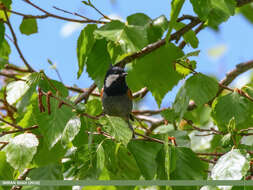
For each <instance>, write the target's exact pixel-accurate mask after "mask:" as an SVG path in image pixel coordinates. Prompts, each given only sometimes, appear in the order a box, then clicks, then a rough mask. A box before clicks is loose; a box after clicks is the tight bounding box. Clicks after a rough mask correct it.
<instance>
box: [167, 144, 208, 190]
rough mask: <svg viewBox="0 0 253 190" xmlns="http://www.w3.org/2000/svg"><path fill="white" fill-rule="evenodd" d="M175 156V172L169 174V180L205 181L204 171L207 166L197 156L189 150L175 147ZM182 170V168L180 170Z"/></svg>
mask: <svg viewBox="0 0 253 190" xmlns="http://www.w3.org/2000/svg"><path fill="white" fill-rule="evenodd" d="M174 151H175V154H172V155H174V156H176V158H175V161H176V163H175V165H176V168H175V170H174V171H173V172H172V173H171V174H170V176H171V179H175V180H183V179H187V180H190V179H192V180H201V179H206V177H207V174H206V171H205V170H206V169H207V168H208V165H207V164H206V163H204V162H203V161H201V160H200V159H199V158H198V157H197V155H196V154H195V153H194V152H193V151H192V150H191V149H189V148H185V147H175V149H174ZM182 168H184V169H183V170H182ZM180 188H181V189H182V187H177V188H176V189H180Z"/></svg>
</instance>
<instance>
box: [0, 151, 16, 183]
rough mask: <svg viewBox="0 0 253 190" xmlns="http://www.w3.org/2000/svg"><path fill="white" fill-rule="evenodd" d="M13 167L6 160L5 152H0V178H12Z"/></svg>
mask: <svg viewBox="0 0 253 190" xmlns="http://www.w3.org/2000/svg"><path fill="white" fill-rule="evenodd" d="M13 172H14V170H13V168H12V167H11V166H10V165H9V163H8V162H7V161H6V155H5V152H3V151H2V152H0V179H1V180H13Z"/></svg>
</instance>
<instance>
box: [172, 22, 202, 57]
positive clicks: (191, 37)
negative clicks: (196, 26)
mask: <svg viewBox="0 0 253 190" xmlns="http://www.w3.org/2000/svg"><path fill="white" fill-rule="evenodd" d="M185 25H186V24H184V23H182V22H176V23H175V24H174V28H175V29H176V30H177V31H178V30H180V29H181V28H183V27H185ZM183 38H184V40H185V42H186V43H189V44H190V45H191V47H192V48H197V47H198V45H199V40H198V38H197V36H196V33H195V32H194V31H193V30H189V31H188V32H186V33H185V34H184V35H183ZM196 56H197V55H196Z"/></svg>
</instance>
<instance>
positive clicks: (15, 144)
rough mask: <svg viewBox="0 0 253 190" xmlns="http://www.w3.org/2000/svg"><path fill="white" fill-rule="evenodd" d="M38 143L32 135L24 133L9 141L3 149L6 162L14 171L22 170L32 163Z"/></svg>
mask: <svg viewBox="0 0 253 190" xmlns="http://www.w3.org/2000/svg"><path fill="white" fill-rule="evenodd" d="M38 144H39V141H38V139H37V137H36V136H35V135H34V134H31V133H25V134H21V135H18V136H16V137H14V138H13V139H11V141H10V142H9V144H8V145H7V146H6V147H5V148H4V151H5V152H6V157H7V162H9V163H10V165H11V166H12V167H13V168H15V169H16V170H20V171H21V170H23V169H25V168H26V167H27V165H28V164H29V163H30V162H31V161H32V159H33V156H34V155H35V153H36V151H37V146H38Z"/></svg>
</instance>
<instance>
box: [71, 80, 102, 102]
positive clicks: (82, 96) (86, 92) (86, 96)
mask: <svg viewBox="0 0 253 190" xmlns="http://www.w3.org/2000/svg"><path fill="white" fill-rule="evenodd" d="M96 87H97V85H96V84H95V83H93V84H92V85H91V86H90V87H89V88H88V90H86V91H85V92H84V93H82V94H81V95H80V96H79V97H78V98H77V99H76V100H75V101H74V104H75V105H76V104H78V103H79V102H81V101H82V100H85V102H87V101H88V98H89V96H90V94H91V93H92V92H93V91H94V90H95V88H96Z"/></svg>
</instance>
